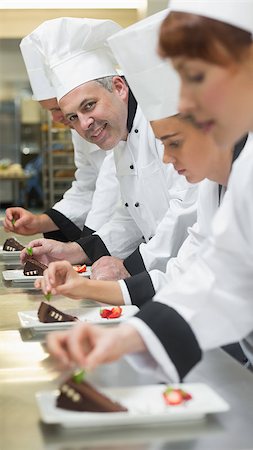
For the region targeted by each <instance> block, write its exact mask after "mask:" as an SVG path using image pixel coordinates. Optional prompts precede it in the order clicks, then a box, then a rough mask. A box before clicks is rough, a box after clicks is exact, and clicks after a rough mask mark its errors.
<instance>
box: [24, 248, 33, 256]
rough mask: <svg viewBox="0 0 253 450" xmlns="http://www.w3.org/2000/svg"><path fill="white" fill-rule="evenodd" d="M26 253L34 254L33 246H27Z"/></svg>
mask: <svg viewBox="0 0 253 450" xmlns="http://www.w3.org/2000/svg"><path fill="white" fill-rule="evenodd" d="M26 253H27V254H28V255H29V256H32V254H33V249H32V247H27V248H26Z"/></svg>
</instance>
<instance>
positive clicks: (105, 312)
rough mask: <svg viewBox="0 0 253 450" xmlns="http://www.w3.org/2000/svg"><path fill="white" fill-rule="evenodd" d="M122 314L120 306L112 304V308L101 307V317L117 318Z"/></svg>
mask: <svg viewBox="0 0 253 450" xmlns="http://www.w3.org/2000/svg"><path fill="white" fill-rule="evenodd" d="M121 314H122V308H121V307H120V306H114V307H113V308H111V309H109V308H101V309H100V317H102V319H117V318H118V317H120V316H121Z"/></svg>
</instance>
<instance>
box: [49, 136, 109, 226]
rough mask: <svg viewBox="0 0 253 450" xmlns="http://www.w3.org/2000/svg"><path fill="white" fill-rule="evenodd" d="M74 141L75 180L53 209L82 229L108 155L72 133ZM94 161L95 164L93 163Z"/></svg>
mask: <svg viewBox="0 0 253 450" xmlns="http://www.w3.org/2000/svg"><path fill="white" fill-rule="evenodd" d="M72 140H73V145H74V152H75V165H76V167H77V170H76V172H75V180H74V181H73V182H72V186H71V188H70V189H68V190H67V191H66V192H65V193H64V195H63V198H62V200H60V201H59V202H57V203H56V204H55V205H54V206H53V209H56V210H57V211H59V212H60V213H62V214H63V215H64V216H66V217H67V218H68V219H70V220H71V221H72V222H74V223H75V224H76V225H77V226H78V227H79V228H80V229H82V228H83V226H84V224H85V220H86V217H87V214H88V212H89V211H90V208H91V206H92V199H93V194H94V191H95V188H96V180H97V176H98V173H99V170H100V166H101V165H102V163H103V160H104V158H105V156H106V154H105V153H104V152H102V151H101V150H100V149H98V147H97V146H94V145H93V144H89V143H88V142H86V141H85V140H84V139H82V138H81V136H78V135H77V133H76V132H75V133H74V132H72ZM90 152H92V153H90ZM93 160H94V163H92V162H93Z"/></svg>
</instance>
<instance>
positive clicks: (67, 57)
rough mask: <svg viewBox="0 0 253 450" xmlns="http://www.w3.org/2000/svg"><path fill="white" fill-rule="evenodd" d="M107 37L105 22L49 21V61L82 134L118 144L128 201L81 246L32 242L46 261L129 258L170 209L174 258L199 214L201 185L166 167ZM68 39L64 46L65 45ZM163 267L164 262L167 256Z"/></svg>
mask: <svg viewBox="0 0 253 450" xmlns="http://www.w3.org/2000/svg"><path fill="white" fill-rule="evenodd" d="M74 23H75V25H74ZM50 25H51V28H50ZM66 33H67V36H68V39H66ZM56 37H57V38H56ZM107 37H108V36H106V35H105V23H104V21H98V20H92V19H87V20H86V21H84V20H83V21H79V20H78V22H75V21H74V20H73V19H68V18H63V19H56V20H54V21H49V23H48V28H47V33H46V38H47V40H48V41H50V51H49V53H48V54H47V58H48V64H49V66H50V70H51V73H52V77H51V79H52V81H53V84H54V86H55V88H56V90H57V98H58V101H59V105H60V107H61V109H62V110H63V112H64V113H65V115H66V117H67V118H68V119H69V120H70V121H71V123H72V125H73V127H74V128H75V129H76V130H77V131H78V133H79V134H80V135H81V136H82V137H84V138H85V139H87V140H88V141H89V142H92V143H96V144H97V145H99V146H100V148H103V149H104V150H108V149H110V148H114V158H115V164H116V172H117V177H118V179H119V183H120V190H121V205H120V206H119V208H118V209H117V210H116V213H115V215H114V216H113V217H112V219H111V220H110V221H109V222H108V223H107V224H105V225H104V226H103V227H102V228H100V229H99V230H97V231H96V233H94V234H93V235H91V236H88V237H86V238H82V239H81V240H79V241H78V243H71V244H70V243H68V244H67V245H65V246H63V245H62V244H60V243H59V244H55V243H52V242H51V241H49V242H48V241H43V240H36V241H33V242H31V243H30V245H31V246H33V247H34V255H35V256H36V255H37V256H39V255H44V256H46V257H47V259H48V260H47V262H49V261H50V259H51V258H53V259H55V258H58V259H59V255H60V259H68V260H69V261H71V262H75V263H78V262H88V261H90V262H93V261H95V260H97V259H98V258H99V257H101V256H103V255H110V254H112V255H114V256H116V257H119V258H122V259H123V258H125V257H127V256H129V255H130V254H131V253H132V252H133V251H135V250H136V248H137V247H138V245H139V244H140V243H142V242H149V240H150V239H151V238H153V236H154V235H155V233H156V230H157V227H158V225H159V223H160V222H161V220H162V219H163V217H164V216H165V214H166V212H167V211H168V209H169V208H170V211H171V213H170V219H171V220H170V230H167V232H168V236H170V237H171V238H173V243H172V244H171V248H172V252H171V255H170V256H173V255H176V254H177V251H178V248H179V247H180V246H181V243H182V241H183V240H184V239H185V237H186V232H187V227H188V226H189V225H190V224H192V223H193V221H194V220H195V217H196V216H195V214H196V196H197V187H195V186H192V185H189V183H187V182H186V180H185V179H183V178H182V177H180V176H179V175H178V174H177V172H176V171H175V170H174V169H173V167H172V166H171V165H164V164H163V162H162V155H163V147H162V145H161V143H160V142H159V141H158V140H156V139H155V137H154V134H153V132H152V129H151V127H150V125H149V123H148V122H147V120H146V119H145V118H144V116H143V114H142V112H141V110H140V108H139V107H138V106H137V103H136V100H135V98H134V96H133V95H132V93H131V91H130V90H129V88H128V86H127V85H126V83H125V81H124V78H122V77H120V76H114V73H115V72H114V71H115V69H114V67H115V66H114V67H112V64H111V52H110V50H109V48H108V47H107V46H105V38H107ZM64 39H65V41H64ZM63 41H64V42H65V45H64V46H62V47H59V44H60V43H62V42H63ZM45 45H46V44H45ZM56 47H57V54H56ZM108 55H110V59H109V60H108ZM108 61H109V62H110V64H109V63H108ZM73 66H74V67H75V71H73ZM105 77H106V78H105ZM94 80H97V81H94ZM107 85H108V86H107ZM105 86H107V87H105ZM116 146H117V147H116ZM173 206H174V208H173ZM174 211H175V213H174ZM170 237H168V239H170ZM57 245H58V246H57ZM24 256H25V255H23V257H24ZM161 264H163V265H164V264H165V263H164V257H163V255H162V256H161Z"/></svg>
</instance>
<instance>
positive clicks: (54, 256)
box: [20, 238, 85, 265]
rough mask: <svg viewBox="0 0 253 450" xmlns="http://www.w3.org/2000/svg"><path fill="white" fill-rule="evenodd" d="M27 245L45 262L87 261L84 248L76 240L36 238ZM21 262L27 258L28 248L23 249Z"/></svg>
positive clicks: (35, 255)
mask: <svg viewBox="0 0 253 450" xmlns="http://www.w3.org/2000/svg"><path fill="white" fill-rule="evenodd" d="M27 247H31V248H32V256H33V257H34V258H35V259H38V260H39V261H40V262H42V263H43V264H46V265H48V264H49V263H50V262H52V261H62V260H64V259H67V260H68V261H70V262H72V263H73V264H75V263H77V264H78V263H82V262H85V261H84V259H85V253H84V251H83V249H82V248H81V247H80V245H78V244H77V243H76V242H67V243H64V242H60V241H54V240H53V239H44V238H42V239H35V240H34V241H31V242H29V244H27ZM20 259H21V262H22V263H24V262H25V261H26V259H27V252H26V249H23V250H22V252H21V254H20Z"/></svg>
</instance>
